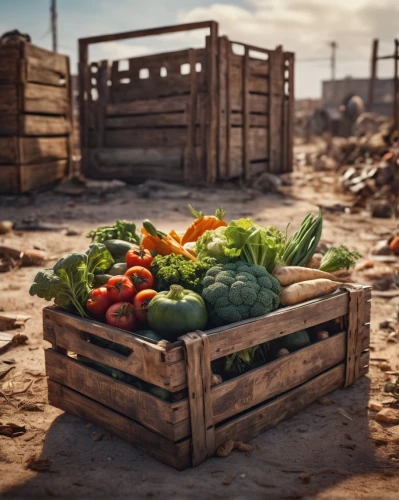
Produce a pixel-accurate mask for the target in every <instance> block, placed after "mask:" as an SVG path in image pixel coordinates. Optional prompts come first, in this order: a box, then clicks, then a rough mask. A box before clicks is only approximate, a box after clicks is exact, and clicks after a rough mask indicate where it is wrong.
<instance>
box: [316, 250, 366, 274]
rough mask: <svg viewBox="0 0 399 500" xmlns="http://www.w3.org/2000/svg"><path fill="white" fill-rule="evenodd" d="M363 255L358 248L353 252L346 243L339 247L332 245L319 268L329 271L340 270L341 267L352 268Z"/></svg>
mask: <svg viewBox="0 0 399 500" xmlns="http://www.w3.org/2000/svg"><path fill="white" fill-rule="evenodd" d="M361 257H362V255H361V254H360V253H359V252H357V251H356V250H354V251H353V252H351V251H350V250H349V249H348V248H347V247H346V246H344V245H341V246H340V247H338V248H335V247H332V248H330V249H329V250H327V252H326V254H325V255H324V257H323V259H322V261H321V264H320V268H319V269H320V271H325V272H327V273H332V272H334V271H339V270H340V269H350V268H351V267H355V264H356V261H357V260H358V259H361Z"/></svg>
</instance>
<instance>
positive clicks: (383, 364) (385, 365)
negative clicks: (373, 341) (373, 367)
mask: <svg viewBox="0 0 399 500" xmlns="http://www.w3.org/2000/svg"><path fill="white" fill-rule="evenodd" d="M377 366H378V368H379V369H380V370H381V371H382V372H391V371H392V367H391V365H390V364H389V363H388V361H381V362H380V363H378V364H377Z"/></svg>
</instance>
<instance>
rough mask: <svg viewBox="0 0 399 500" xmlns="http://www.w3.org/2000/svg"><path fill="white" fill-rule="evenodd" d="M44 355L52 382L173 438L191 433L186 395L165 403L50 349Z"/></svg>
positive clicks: (173, 439)
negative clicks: (175, 401)
mask: <svg viewBox="0 0 399 500" xmlns="http://www.w3.org/2000/svg"><path fill="white" fill-rule="evenodd" d="M45 359H46V374H47V375H48V376H49V377H50V379H51V380H54V382H57V383H59V384H61V385H65V386H67V387H69V388H70V389H73V390H75V391H78V392H80V393H82V394H83V395H84V396H87V397H91V398H92V399H95V400H96V401H98V402H99V403H101V404H103V405H105V406H108V407H111V408H113V409H114V410H116V411H117V412H118V413H122V414H123V415H125V416H126V417H129V418H132V419H133V420H136V421H138V422H139V423H141V424H142V425H144V426H145V427H148V428H149V429H152V430H154V431H156V432H158V434H160V435H162V436H164V437H166V438H168V439H170V440H172V441H179V440H180V439H183V438H185V437H187V436H188V435H189V434H190V421H189V411H188V402H187V399H185V400H183V401H179V402H177V403H168V402H166V401H163V400H162V399H160V398H157V397H155V396H152V395H151V394H149V393H147V392H144V391H140V390H139V389H136V388H135V387H132V386H131V385H128V384H125V383H124V382H120V381H119V380H115V379H113V378H112V377H109V376H108V375H105V374H103V373H101V372H98V371H96V370H94V369H92V368H90V367H88V366H85V365H84V364H82V363H79V362H78V361H76V360H74V359H72V358H70V357H68V356H65V355H62V354H60V353H57V352H56V351H53V350H52V349H47V350H46V352H45Z"/></svg>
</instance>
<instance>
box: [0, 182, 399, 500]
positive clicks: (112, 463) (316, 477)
mask: <svg viewBox="0 0 399 500" xmlns="http://www.w3.org/2000/svg"><path fill="white" fill-rule="evenodd" d="M287 189H288V188H287ZM182 194H183V197H182V198H177V199H166V198H162V196H157V198H155V199H153V198H149V199H146V198H142V197H140V196H139V193H138V191H137V190H135V189H133V188H131V187H128V188H126V189H125V190H123V191H121V192H120V193H118V194H112V195H108V196H106V197H98V196H89V197H82V198H79V197H77V198H73V197H68V196H61V195H56V194H54V192H48V193H42V194H38V195H36V196H23V197H5V196H3V197H1V198H0V220H1V219H9V220H12V221H17V222H18V221H22V220H23V219H24V218H26V217H31V216H34V217H37V218H38V219H39V220H40V221H42V222H51V223H57V224H63V225H65V226H66V227H68V228H69V229H70V230H73V231H72V234H74V233H73V232H74V231H75V232H76V233H77V234H75V235H71V236H67V234H66V231H65V230H63V231H59V232H43V231H24V232H19V233H18V232H17V233H16V234H13V235H11V236H8V235H7V236H0V244H11V245H16V246H20V247H22V248H32V247H34V246H36V247H37V248H41V249H44V250H45V251H46V252H47V253H48V255H49V256H50V257H53V258H54V259H56V258H58V257H59V256H61V255H62V254H64V253H67V252H70V251H84V250H85V249H86V248H87V245H88V241H89V240H87V239H86V238H85V234H86V232H87V231H88V230H89V229H92V228H95V227H97V226H98V225H101V224H104V223H112V222H114V221H115V220H116V219H117V218H126V219H131V220H135V221H137V222H139V223H140V222H141V221H142V220H143V219H144V218H149V219H151V220H152V221H153V222H154V223H155V224H156V225H158V226H159V228H160V229H163V230H166V229H170V228H175V229H176V230H181V229H184V228H185V227H186V226H187V225H188V223H189V222H190V221H191V216H190V214H189V212H188V210H187V204H188V203H189V202H192V203H193V204H194V206H196V207H198V208H201V209H203V210H204V211H206V212H212V211H213V209H215V208H216V207H218V206H220V205H223V206H224V207H225V208H226V210H227V213H228V217H229V218H239V217H244V216H248V217H249V216H251V217H253V218H254V219H255V221H257V222H260V223H263V224H274V225H277V226H278V227H279V228H281V229H283V228H285V227H286V225H287V223H289V222H290V223H292V225H293V227H297V226H298V225H299V223H300V222H301V220H302V219H303V218H304V216H305V215H306V214H307V213H308V212H309V211H315V209H316V207H315V205H316V204H317V203H321V204H323V205H326V204H331V203H336V202H337V201H339V200H337V197H336V195H335V194H334V193H333V192H332V190H331V186H328V184H325V186H324V187H323V185H322V187H321V188H317V189H315V190H312V189H311V188H310V187H309V185H308V183H307V182H297V183H296V184H295V188H291V195H290V194H288V195H287V196H278V195H258V196H254V195H253V193H250V192H244V191H240V190H238V189H233V188H232V187H231V188H229V189H223V190H222V189H220V190H216V189H214V190H208V191H201V190H194V191H190V192H189V193H182ZM185 195H187V196H185ZM397 229H398V224H397V222H396V221H394V220H382V219H381V220H378V219H370V218H368V216H365V215H364V214H356V215H351V214H345V213H329V212H326V213H325V225H324V232H323V239H324V240H328V241H331V242H334V243H335V244H341V243H342V244H346V245H348V246H350V247H352V248H357V249H358V250H360V251H361V252H363V254H364V255H365V256H366V255H368V253H369V251H370V248H371V246H372V245H373V244H374V242H375V241H377V240H379V239H381V238H384V237H386V235H387V234H390V233H392V231H394V230H397ZM37 270H38V268H35V267H31V268H28V267H26V268H20V269H18V270H16V271H14V272H10V273H6V274H2V275H0V308H1V309H2V310H4V311H7V312H19V313H23V314H28V315H30V316H31V319H30V320H29V321H28V322H27V323H26V328H25V333H26V335H27V336H28V337H29V343H28V344H27V345H22V346H19V347H16V348H10V349H9V350H8V351H7V352H6V353H5V354H3V355H2V356H0V360H4V359H10V358H13V359H14V360H15V365H14V366H15V368H14V369H13V370H12V371H11V372H10V373H9V374H8V375H7V376H6V377H5V378H3V379H2V380H1V381H0V390H1V387H2V386H3V387H4V384H5V383H7V382H9V381H14V382H15V383H22V386H25V387H26V385H27V384H28V383H29V382H30V381H32V380H33V381H34V383H33V385H31V387H30V389H29V390H28V391H27V392H26V393H24V394H20V395H14V396H12V397H11V398H10V401H11V403H13V404H14V405H17V404H18V403H19V402H20V401H21V400H22V399H27V400H28V401H29V402H32V403H37V404H39V406H42V408H43V411H42V412H40V411H37V412H32V411H19V410H17V409H15V407H14V406H12V405H11V404H10V403H9V402H7V401H6V400H5V399H4V398H3V397H2V396H1V395H0V422H2V423H3V424H4V423H7V422H13V423H16V424H20V425H24V426H26V429H27V432H26V433H25V434H23V435H21V436H19V437H15V438H7V437H4V436H0V470H1V473H0V493H1V495H2V496H3V498H24V499H25V498H46V497H68V498H96V499H99V498H113V499H119V498H121V499H122V498H147V497H148V498H151V497H152V498H162V499H164V500H166V499H169V498H182V499H184V498H193V499H196V498H236V499H248V498H251V499H252V498H254V499H257V498H259V499H261V498H262V499H265V498H267V499H285V498H286V499H288V498H291V499H294V498H295V499H299V498H302V499H320V500H321V499H331V500H333V499H344V498H345V499H348V498H350V499H373V500H374V499H397V498H398V491H399V448H398V445H399V426H398V425H396V426H394V425H385V424H380V423H377V422H376V421H375V420H374V419H373V417H374V415H375V412H373V411H371V410H369V409H368V408H367V406H368V403H369V400H373V401H379V402H384V403H385V404H388V403H389V402H390V401H392V399H391V398H389V397H387V396H388V395H387V394H384V392H383V387H384V384H385V383H386V382H387V381H388V380H390V379H392V375H387V374H386V373H384V372H382V371H381V370H380V369H379V368H378V367H377V363H378V360H379V359H386V360H388V362H389V363H391V367H392V370H394V371H395V370H398V369H399V366H398V357H397V350H398V344H395V343H388V342H387V336H388V333H387V332H386V331H383V330H380V329H379V323H380V322H381V321H382V320H386V319H388V318H395V320H396V317H397V310H398V304H399V298H392V299H389V300H388V299H385V298H384V299H383V298H373V302H372V334H371V342H372V351H371V363H370V364H371V366H370V373H369V375H368V376H367V377H363V378H362V379H361V380H359V381H357V382H356V383H355V384H354V385H353V386H351V387H348V388H346V389H342V390H338V391H336V392H334V393H332V394H330V395H329V396H328V397H329V398H330V399H331V400H332V402H333V403H332V404H331V405H329V406H327V405H323V404H318V403H315V404H313V405H311V406H310V407H309V408H308V409H306V410H305V411H303V412H301V413H300V414H298V415H296V416H295V417H293V418H291V419H289V420H287V421H285V422H283V423H282V424H280V425H279V426H277V427H276V428H274V429H272V430H270V431H268V432H266V433H264V434H262V435H260V436H259V437H257V438H256V439H253V440H252V441H251V444H253V445H256V446H258V449H256V450H255V451H254V452H253V453H252V454H251V455H250V456H246V455H245V454H242V453H239V452H233V453H232V454H231V455H230V457H228V458H224V459H222V458H212V459H209V460H207V461H206V463H204V464H202V465H201V466H199V467H197V468H195V469H192V470H186V471H184V472H177V471H175V470H173V469H171V468H169V467H167V466H164V465H162V464H160V463H158V462H157V461H156V460H154V459H152V458H151V457H149V456H147V455H146V454H144V453H142V452H140V451H138V450H136V449H135V448H134V447H132V446H130V445H129V444H127V443H125V442H124V441H122V440H121V439H119V438H116V437H113V438H112V439H109V440H108V439H102V440H99V441H95V440H94V439H93V437H95V435H96V434H98V433H101V432H102V431H101V429H99V428H98V427H96V426H91V425H88V423H87V422H85V421H82V420H81V419H79V418H77V417H74V416H71V415H68V414H65V413H63V412H61V411H59V410H57V409H55V408H52V407H51V406H49V405H48V404H46V379H45V378H44V355H43V348H46V347H48V344H47V343H46V342H44V341H43V339H42V324H41V321H42V319H41V310H42V308H43V306H44V305H46V304H45V302H44V301H43V300H41V299H38V298H32V297H30V296H29V294H28V288H29V286H30V283H31V282H32V279H33V278H34V276H35V273H36V272H37ZM356 278H357V279H358V280H359V281H360V282H366V279H365V277H364V275H362V273H358V275H357V276H356ZM33 455H35V456H36V457H42V458H48V459H49V460H51V467H50V469H49V470H48V471H46V472H35V471H32V470H30V469H27V468H26V461H27V459H29V457H32V456H33ZM304 473H305V474H304ZM234 474H236V475H235V476H234ZM230 475H231V476H230ZM228 476H229V478H230V479H232V478H233V476H234V478H233V479H232V480H231V483H230V484H229V485H225V484H223V482H228V481H225V479H226V478H227V477H228Z"/></svg>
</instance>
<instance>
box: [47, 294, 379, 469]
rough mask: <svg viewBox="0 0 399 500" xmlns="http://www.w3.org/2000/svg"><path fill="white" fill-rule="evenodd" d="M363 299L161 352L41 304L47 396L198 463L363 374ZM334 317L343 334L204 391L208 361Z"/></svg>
mask: <svg viewBox="0 0 399 500" xmlns="http://www.w3.org/2000/svg"><path fill="white" fill-rule="evenodd" d="M370 300H371V288H370V287H366V286H360V285H356V286H351V287H350V288H348V289H347V290H346V291H342V292H338V293H335V294H332V295H329V296H326V297H324V298H322V299H318V300H313V301H309V302H306V303H303V304H300V305H297V306H293V307H287V308H284V309H279V310H277V311H275V312H273V313H271V314H268V315H266V316H263V317H261V318H256V319H253V320H248V321H243V322H240V323H235V324H232V325H228V326H225V327H222V328H218V329H215V330H209V331H207V332H193V333H190V334H187V335H185V336H183V337H181V338H180V340H179V341H177V342H175V343H172V344H169V345H168V346H167V348H164V347H160V346H159V345H157V344H156V343H155V342H153V341H151V340H148V339H144V338H143V337H140V336H139V335H137V334H131V333H128V332H125V331H122V330H119V329H117V328H113V327H110V326H108V325H104V324H101V323H98V322H96V321H92V320H85V319H82V318H79V317H76V316H73V315H72V314H69V313H66V312H64V311H61V310H60V309H57V308H54V307H50V308H45V309H44V312H43V324H44V339H45V340H47V341H48V342H50V343H51V344H52V348H51V349H48V350H46V355H45V357H46V370H47V375H48V377H49V385H48V389H49V402H50V404H52V405H53V406H56V407H58V408H61V409H63V410H65V411H68V412H70V413H73V414H75V415H78V416H80V417H82V418H84V419H87V420H89V421H91V422H94V423H95V424H97V425H100V426H101V427H103V428H104V429H107V430H108V431H110V432H112V433H113V434H116V435H118V436H120V437H121V438H123V439H125V440H127V441H129V442H130V443H132V444H133V445H135V446H136V447H138V448H139V449H141V450H143V451H145V452H147V453H148V454H150V455H152V456H154V457H155V458H157V459H158V460H160V461H162V462H164V463H166V464H168V465H170V466H172V467H175V468H176V469H185V468H187V467H190V466H196V465H198V464H200V463H202V462H203V461H204V460H205V459H206V458H207V457H210V456H212V455H213V454H214V453H215V451H216V449H217V448H218V447H219V446H221V445H222V444H223V443H225V442H226V441H227V440H229V439H240V440H244V441H247V440H250V439H251V438H253V437H254V436H256V435H258V434H259V433H261V432H264V431H265V430H267V429H270V428H271V427H273V426H275V425H277V424H278V423H279V422H281V421H282V420H285V419H286V418H289V417H290V416H292V415H294V414H295V413H297V412H299V411H300V410H302V409H303V408H305V407H306V406H308V405H310V404H311V403H313V402H314V401H316V400H317V399H318V398H320V397H321V396H324V395H325V394H328V393H329V392H331V391H334V390H336V389H338V388H340V387H346V386H347V385H350V384H352V383H353V382H354V381H355V380H357V379H358V378H359V377H361V376H362V375H364V374H366V373H367V371H368V363H369V352H368V347H369V337H370V324H369V320H370V305H371V304H370ZM336 318H341V323H342V325H343V328H344V329H343V330H342V331H341V332H339V333H337V334H334V335H332V336H330V337H329V338H328V339H325V340H322V341H320V342H317V343H314V344H312V345H310V346H308V347H305V348H303V349H300V350H298V351H296V352H293V353H291V354H289V355H287V356H285V357H283V358H280V359H276V360H275V361H272V362H270V363H267V364H265V365H263V366H261V367H259V368H256V369H253V370H251V371H249V372H247V373H245V374H243V375H240V376H238V377H235V378H233V379H231V380H228V381H225V382H224V383H222V384H221V385H217V386H215V387H211V377H212V371H211V361H213V360H216V359H218V358H221V357H223V356H226V355H228V354H232V353H234V352H237V351H240V350H242V349H246V348H248V347H251V346H254V345H257V344H260V343H263V342H267V341H270V340H273V339H276V338H279V337H282V336H285V335H288V334H290V333H293V332H296V331H298V330H301V329H304V328H311V327H313V326H316V325H320V324H323V323H325V322H328V321H330V320H334V319H336ZM92 335H95V336H97V337H100V338H102V339H106V340H109V341H111V342H116V343H117V344H119V345H121V346H124V347H126V348H128V349H130V354H129V355H127V356H123V355H121V354H118V353H116V352H114V351H111V350H109V349H104V348H103V347H99V346H98V345H94V344H93V343H91V342H90V338H91V336H92ZM70 353H76V354H78V355H81V356H85V357H87V358H90V359H91V360H92V361H96V362H98V363H102V364H105V365H107V366H109V367H112V368H115V369H118V370H121V371H123V372H125V373H128V374H130V375H133V376H135V377H138V378H140V379H141V380H144V381H145V382H149V383H151V384H155V385H157V386H159V387H162V388H164V389H167V390H168V391H171V392H172V393H173V395H174V396H176V399H178V400H177V401H176V402H167V401H164V400H162V399H160V398H157V397H155V396H153V395H151V394H149V393H147V392H144V391H141V390H139V389H137V388H135V387H133V386H131V385H128V384H126V383H124V382H121V381H118V380H115V379H114V378H112V377H111V376H108V375H106V374H103V373H100V372H98V371H96V370H94V369H92V368H90V367H88V366H86V365H84V364H82V363H81V362H80V361H77V360H76V359H74V358H73V357H71V356H70V355H68V354H70ZM182 394H183V398H182V399H181V395H182ZM178 395H180V399H179V397H178Z"/></svg>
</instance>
